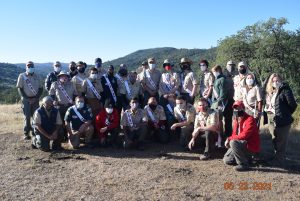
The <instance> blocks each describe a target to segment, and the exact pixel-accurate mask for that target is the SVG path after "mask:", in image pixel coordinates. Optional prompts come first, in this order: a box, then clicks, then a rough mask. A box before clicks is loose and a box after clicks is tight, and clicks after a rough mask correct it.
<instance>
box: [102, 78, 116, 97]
mask: <svg viewBox="0 0 300 201" xmlns="http://www.w3.org/2000/svg"><path fill="white" fill-rule="evenodd" d="M103 77H104V78H105V80H106V83H107V85H108V88H109V90H110V93H111V95H112V97H113V99H114V101H115V103H116V102H117V97H116V94H115V92H114V89H113V88H112V86H111V83H110V81H109V79H108V77H107V76H106V75H104V76H103Z"/></svg>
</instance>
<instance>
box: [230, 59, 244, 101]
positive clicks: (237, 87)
mask: <svg viewBox="0 0 300 201" xmlns="http://www.w3.org/2000/svg"><path fill="white" fill-rule="evenodd" d="M238 71H239V74H238V75H236V76H234V78H233V87H234V96H233V99H234V101H242V100H243V94H242V87H245V86H246V82H245V79H246V75H247V73H248V70H247V66H246V63H245V62H243V61H241V62H240V63H239V64H238Z"/></svg>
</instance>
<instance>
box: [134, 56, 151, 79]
mask: <svg viewBox="0 0 300 201" xmlns="http://www.w3.org/2000/svg"><path fill="white" fill-rule="evenodd" d="M148 68H149V66H148V62H147V61H143V62H142V66H140V67H138V68H137V69H136V73H137V80H138V81H139V82H140V81H142V78H143V76H144V71H145V70H146V69H148Z"/></svg>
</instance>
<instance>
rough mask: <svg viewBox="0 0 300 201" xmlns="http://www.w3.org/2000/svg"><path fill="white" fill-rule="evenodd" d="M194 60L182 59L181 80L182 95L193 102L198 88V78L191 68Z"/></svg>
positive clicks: (189, 101)
mask: <svg viewBox="0 0 300 201" xmlns="http://www.w3.org/2000/svg"><path fill="white" fill-rule="evenodd" d="M191 65H192V62H191V61H190V60H189V59H188V58H182V59H181V60H180V68H181V73H180V80H181V95H182V96H183V97H184V98H185V100H186V101H187V102H188V103H190V104H193V103H194V99H195V96H196V95H197V90H198V85H199V82H198V79H197V77H196V74H195V73H194V72H193V71H192V68H191Z"/></svg>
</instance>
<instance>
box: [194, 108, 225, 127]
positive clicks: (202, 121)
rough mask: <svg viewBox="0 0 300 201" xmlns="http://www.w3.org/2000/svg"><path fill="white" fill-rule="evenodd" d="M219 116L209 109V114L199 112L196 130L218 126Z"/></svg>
mask: <svg viewBox="0 0 300 201" xmlns="http://www.w3.org/2000/svg"><path fill="white" fill-rule="evenodd" d="M218 125H219V115H218V113H217V112H215V111H214V110H211V109H208V111H207V113H202V112H199V113H198V114H197V115H196V118H195V124H194V129H196V128H199V127H205V126H218Z"/></svg>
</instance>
